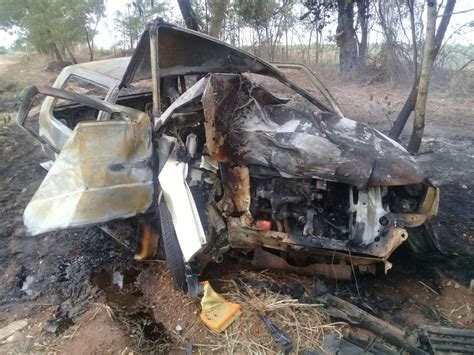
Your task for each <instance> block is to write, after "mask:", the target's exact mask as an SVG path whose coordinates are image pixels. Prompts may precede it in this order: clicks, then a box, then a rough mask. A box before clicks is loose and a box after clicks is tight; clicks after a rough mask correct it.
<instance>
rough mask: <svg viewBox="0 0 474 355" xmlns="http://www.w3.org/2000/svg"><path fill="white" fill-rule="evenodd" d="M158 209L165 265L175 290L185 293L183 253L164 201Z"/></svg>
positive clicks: (186, 286)
mask: <svg viewBox="0 0 474 355" xmlns="http://www.w3.org/2000/svg"><path fill="white" fill-rule="evenodd" d="M158 209H159V212H160V222H161V234H162V238H163V246H164V249H165V258H166V263H167V264H168V268H169V269H170V272H171V276H172V278H173V281H174V284H175V286H176V288H177V289H179V290H182V291H187V288H188V285H187V283H186V272H185V265H184V260H183V253H182V252H181V247H180V246H179V242H178V237H177V236H176V231H175V229H174V226H173V220H172V219H171V214H170V212H169V211H168V207H167V206H166V203H165V202H164V201H162V202H161V203H160V205H159V206H158Z"/></svg>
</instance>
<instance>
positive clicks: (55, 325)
mask: <svg viewBox="0 0 474 355" xmlns="http://www.w3.org/2000/svg"><path fill="white" fill-rule="evenodd" d="M72 324H73V322H72V319H71V318H69V317H68V316H66V315H60V316H58V317H57V318H55V319H53V320H51V321H49V322H48V326H47V327H46V331H48V332H49V333H54V334H59V333H62V332H63V331H65V330H66V328H68V327H69V326H71V325H72Z"/></svg>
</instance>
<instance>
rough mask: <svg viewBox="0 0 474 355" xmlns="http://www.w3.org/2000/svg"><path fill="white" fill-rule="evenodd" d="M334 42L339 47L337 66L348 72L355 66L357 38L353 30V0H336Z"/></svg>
mask: <svg viewBox="0 0 474 355" xmlns="http://www.w3.org/2000/svg"><path fill="white" fill-rule="evenodd" d="M337 6H338V14H337V30H336V43H337V46H338V47H339V68H340V70H341V72H350V71H352V70H354V69H356V67H357V61H358V60H357V38H356V33H355V30H354V1H353V0H337Z"/></svg>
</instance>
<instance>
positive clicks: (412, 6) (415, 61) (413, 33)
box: [407, 0, 418, 87]
mask: <svg viewBox="0 0 474 355" xmlns="http://www.w3.org/2000/svg"><path fill="white" fill-rule="evenodd" d="M414 2H415V0H408V1H407V5H408V11H409V12H410V27H411V41H412V42H413V87H416V85H417V81H418V45H417V43H416V28H415V26H416V25H415V4H414Z"/></svg>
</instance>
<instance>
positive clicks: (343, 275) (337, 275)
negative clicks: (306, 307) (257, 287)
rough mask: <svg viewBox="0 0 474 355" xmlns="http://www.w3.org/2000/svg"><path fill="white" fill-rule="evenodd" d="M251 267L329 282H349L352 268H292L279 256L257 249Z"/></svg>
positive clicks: (317, 266) (340, 266)
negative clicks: (316, 277) (314, 277)
mask: <svg viewBox="0 0 474 355" xmlns="http://www.w3.org/2000/svg"><path fill="white" fill-rule="evenodd" d="M252 266H253V267H255V268H257V269H273V270H280V271H285V272H292V273H295V274H300V275H306V276H318V277H323V278H326V279H330V280H350V279H351V278H352V268H351V266H350V265H346V264H310V265H307V266H294V265H290V264H288V262H287V261H286V260H285V259H283V258H282V257H280V256H277V255H275V254H272V253H269V252H267V251H264V250H263V249H262V248H260V247H257V248H256V249H255V251H254V254H253V259H252Z"/></svg>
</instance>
